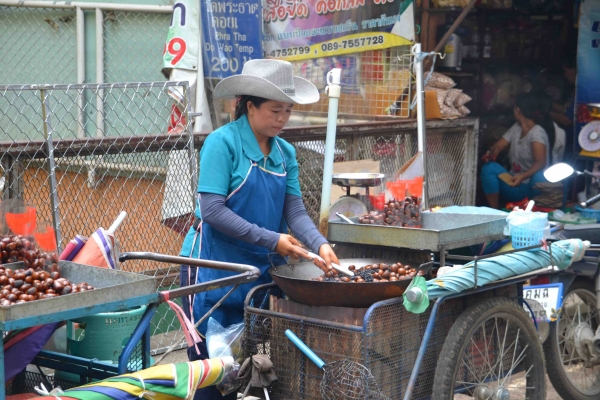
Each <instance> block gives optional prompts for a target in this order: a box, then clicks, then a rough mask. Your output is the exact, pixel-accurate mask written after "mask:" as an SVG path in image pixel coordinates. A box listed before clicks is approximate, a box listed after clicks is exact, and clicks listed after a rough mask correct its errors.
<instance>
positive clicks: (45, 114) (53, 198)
mask: <svg viewBox="0 0 600 400" xmlns="http://www.w3.org/2000/svg"><path fill="white" fill-rule="evenodd" d="M40 95H41V99H42V119H43V121H44V136H45V137H46V152H47V153H48V176H49V177H50V204H51V205H52V225H53V227H54V233H55V235H56V252H57V254H60V253H61V251H62V249H61V243H62V236H61V234H60V216H59V214H58V205H59V202H58V184H57V183H56V165H55V164H54V145H53V143H52V125H51V124H50V114H51V111H50V105H49V102H48V96H46V91H45V90H40Z"/></svg>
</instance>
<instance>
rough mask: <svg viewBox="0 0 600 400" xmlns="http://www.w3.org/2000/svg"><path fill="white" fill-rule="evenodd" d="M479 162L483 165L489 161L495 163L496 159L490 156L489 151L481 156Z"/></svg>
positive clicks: (490, 152)
mask: <svg viewBox="0 0 600 400" xmlns="http://www.w3.org/2000/svg"><path fill="white" fill-rule="evenodd" d="M481 160H482V161H483V162H484V163H488V162H490V161H496V157H495V156H494V155H493V154H492V151H491V150H488V151H486V152H485V154H484V155H483V157H481Z"/></svg>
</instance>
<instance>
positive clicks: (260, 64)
mask: <svg viewBox="0 0 600 400" xmlns="http://www.w3.org/2000/svg"><path fill="white" fill-rule="evenodd" d="M243 95H247V96H257V97H262V98H264V99H269V100H276V101H283V102H286V103H296V104H310V103H316V102H317V101H319V97H320V96H319V91H318V90H317V88H316V87H315V85H313V84H312V83H310V82H309V81H307V80H306V79H303V78H300V77H298V76H294V75H293V70H292V64H290V63H289V62H287V61H282V60H250V61H248V62H246V64H244V69H243V70H242V73H241V74H240V75H234V76H230V77H228V78H225V79H223V80H222V81H221V82H219V83H218V84H217V86H216V87H215V92H214V96H215V97H217V98H221V99H232V98H235V97H237V96H243Z"/></svg>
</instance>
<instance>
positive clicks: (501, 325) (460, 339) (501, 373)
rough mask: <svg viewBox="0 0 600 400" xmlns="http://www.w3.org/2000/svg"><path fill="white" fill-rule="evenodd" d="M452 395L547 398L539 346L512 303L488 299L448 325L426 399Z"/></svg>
mask: <svg viewBox="0 0 600 400" xmlns="http://www.w3.org/2000/svg"><path fill="white" fill-rule="evenodd" d="M455 393H461V394H463V395H467V396H470V397H472V398H473V399H476V400H507V399H528V400H544V399H545V398H546V379H545V371H544V354H543V352H542V346H541V344H540V341H539V339H538V337H537V334H536V332H535V328H534V326H533V323H532V321H531V319H530V318H529V316H528V315H527V314H526V313H525V311H524V310H523V308H522V307H520V306H519V305H518V304H517V303H516V302H514V301H511V300H509V299H507V298H492V299H488V300H486V301H484V302H482V303H480V304H476V305H474V306H471V307H469V308H467V309H466V310H465V311H464V312H463V313H462V314H461V315H460V317H459V318H458V319H457V320H456V322H455V323H454V325H452V328H451V329H450V332H449V333H448V336H447V337H446V341H445V342H444V346H443V348H442V353H441V354H440V357H439V358H438V363H437V367H436V370H435V378H434V381H433V394H432V397H431V398H432V399H434V400H448V399H453V398H454V394H455ZM461 397H462V398H464V396H461Z"/></svg>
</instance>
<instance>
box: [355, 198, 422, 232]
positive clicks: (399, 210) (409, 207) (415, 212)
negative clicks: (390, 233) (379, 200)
mask: <svg viewBox="0 0 600 400" xmlns="http://www.w3.org/2000/svg"><path fill="white" fill-rule="evenodd" d="M358 223H359V224H367V225H387V226H402V227H407V228H418V227H420V226H421V211H420V201H419V199H418V198H416V197H407V198H405V199H404V200H396V199H390V200H389V201H388V202H387V203H386V204H385V205H384V206H383V210H382V211H371V212H370V213H368V214H365V215H362V216H360V217H359V218H358Z"/></svg>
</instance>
